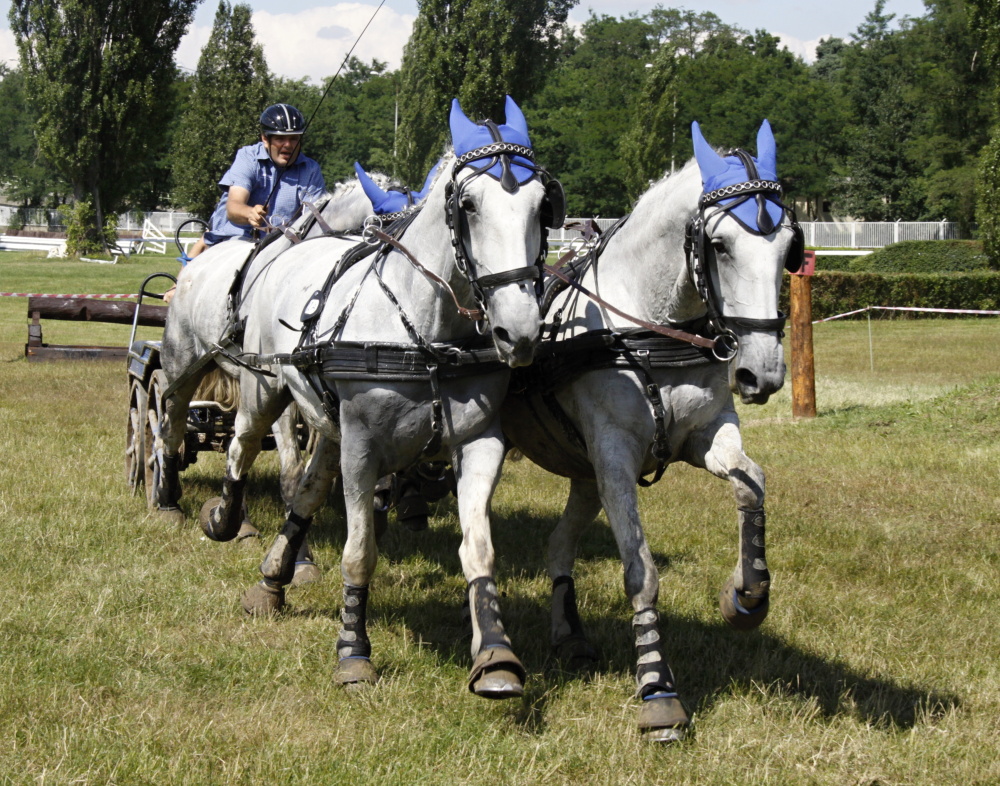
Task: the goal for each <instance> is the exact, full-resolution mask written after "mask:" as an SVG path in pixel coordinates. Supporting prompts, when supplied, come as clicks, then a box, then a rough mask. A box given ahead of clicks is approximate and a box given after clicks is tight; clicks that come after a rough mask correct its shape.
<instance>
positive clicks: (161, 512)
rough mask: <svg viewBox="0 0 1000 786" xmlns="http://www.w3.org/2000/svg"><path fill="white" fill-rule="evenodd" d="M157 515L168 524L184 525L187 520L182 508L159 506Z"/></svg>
mask: <svg viewBox="0 0 1000 786" xmlns="http://www.w3.org/2000/svg"><path fill="white" fill-rule="evenodd" d="M156 517H157V518H158V519H159V520H160V521H162V522H163V523H164V524H166V525H168V526H175V527H182V526H184V522H185V521H186V519H185V517H184V511H183V510H181V509H180V508H157V509H156Z"/></svg>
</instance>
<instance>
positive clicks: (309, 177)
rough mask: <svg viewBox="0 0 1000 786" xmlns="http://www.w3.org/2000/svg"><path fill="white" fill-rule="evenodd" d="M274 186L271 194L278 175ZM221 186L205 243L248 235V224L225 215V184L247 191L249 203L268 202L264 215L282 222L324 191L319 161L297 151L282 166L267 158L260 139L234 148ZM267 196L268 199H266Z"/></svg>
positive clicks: (227, 195)
mask: <svg viewBox="0 0 1000 786" xmlns="http://www.w3.org/2000/svg"><path fill="white" fill-rule="evenodd" d="M279 175H280V177H281V179H280V180H279V182H278V187H277V188H276V189H275V190H274V195H273V196H271V189H272V188H274V179H275V177H277V176H279ZM219 186H221V188H222V198H221V199H220V200H219V204H218V205H216V207H215V212H213V213H212V219H211V230H210V231H209V232H206V233H205V241H206V243H208V244H209V245H212V244H213V243H218V242H219V241H220V240H228V239H229V238H231V237H242V238H245V239H247V240H249V239H250V237H251V234H250V233H251V231H252V227H250V226H239V225H238V224H234V223H233V222H232V221H230V220H229V219H228V218H226V202H227V201H228V200H229V188H230V187H231V186H239V187H240V188H245V189H246V190H247V191H249V192H250V199H249V201H248V204H250V205H263V204H265V203H267V204H268V205H269V208H268V212H267V217H268V220H269V221H270V222H271V223H272V224H276V225H279V226H280V225H283V224H288V223H291V221H292V219H294V218H295V216H296V214H297V213H298V211H299V208H300V207H301V206H302V203H303V202H304V201H305V202H312V201H314V200H316V199H318V198H319V197H320V196H321V195H322V194H323V193H324V192H325V191H326V183H325V182H324V181H323V172H322V171H321V170H320V167H319V164H318V163H316V161H314V160H313V159H311V158H309V157H308V156H305V155H303V154H302V153H301V152H300V153H299V155H298V157H297V158H296V159H295V163H294V164H292V165H291V166H289V167H287V168H286V169H284V170H280V169H279V167H278V166H277V165H276V164H275V163H274V162H273V161H272V160H271V157H270V156H269V155H268V154H267V148H265V147H264V143H263V142H257V143H256V144H254V145H247V146H246V147H241V148H240V149H239V150H238V151H237V152H236V158H235V159H233V164H232V166H231V167H229V171H228V172H226V174H224V175H223V176H222V180H220V181H219ZM268 197H270V198H271V201H270V202H268V201H267V200H268Z"/></svg>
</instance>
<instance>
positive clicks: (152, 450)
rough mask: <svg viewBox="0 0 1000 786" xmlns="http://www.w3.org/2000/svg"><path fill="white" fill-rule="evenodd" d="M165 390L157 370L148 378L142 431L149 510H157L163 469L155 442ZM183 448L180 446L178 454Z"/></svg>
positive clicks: (164, 381)
mask: <svg viewBox="0 0 1000 786" xmlns="http://www.w3.org/2000/svg"><path fill="white" fill-rule="evenodd" d="M166 389H167V377H166V374H164V373H163V370H162V369H157V370H156V371H154V372H153V376H152V377H150V380H149V387H148V388H146V391H147V393H146V422H145V424H144V425H145V428H144V430H143V455H144V456H145V462H144V463H145V468H146V475H145V477H146V504H147V505H149V509H150V510H156V509H157V501H156V500H157V497H158V496H159V493H160V478H161V476H162V475H161V473H162V469H163V451H162V449H161V450H159V451H158V450H157V449H156V440H157V438H158V437H159V436H160V424H161V423H162V422H163V411H162V407H163V402H162V394H163V391H164V390H166ZM161 444H162V443H161ZM183 451H184V446H183V445H181V448H180V451H179V452H180V453H183Z"/></svg>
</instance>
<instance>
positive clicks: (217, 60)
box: [172, 0, 271, 219]
mask: <svg viewBox="0 0 1000 786" xmlns="http://www.w3.org/2000/svg"><path fill="white" fill-rule="evenodd" d="M251 15H252V11H251V9H250V6H249V5H245V4H237V5H235V6H231V5H230V4H229V3H228V2H226V0H220V2H219V8H218V10H217V11H216V12H215V23H214V24H213V26H212V35H211V37H210V38H209V40H208V43H207V44H206V45H205V48H204V49H202V51H201V57H200V58H199V59H198V70H197V71H196V72H195V76H194V79H193V80H192V83H191V95H190V99H189V105H188V109H187V111H186V112H185V113H184V115H183V117H182V118H181V126H180V131H179V132H178V135H177V143H176V145H175V149H174V161H173V167H172V169H173V185H174V187H173V201H174V203H175V204H177V205H181V206H183V207H184V208H185V209H187V210H190V211H191V212H192V213H195V214H197V215H199V216H201V217H202V218H206V219H207V218H208V216H209V215H210V214H211V213H212V210H214V208H215V205H216V203H217V202H218V201H219V186H218V183H219V179H220V178H221V177H222V175H224V174H225V172H226V170H227V169H228V168H229V166H230V164H232V161H233V156H235V155H236V151H237V150H239V148H241V147H243V146H244V145H248V144H251V143H253V142H254V141H256V140H257V139H259V137H260V126H259V124H258V119H259V118H260V113H261V112H262V111H264V109H265V108H266V107H267V105H268V100H269V98H270V94H271V77H270V74H269V72H268V70H267V62H266V61H265V59H264V50H263V47H261V45H260V44H258V43H257V40H256V37H255V34H254V29H253V24H252V23H251Z"/></svg>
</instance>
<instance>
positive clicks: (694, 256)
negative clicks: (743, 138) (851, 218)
mask: <svg viewBox="0 0 1000 786" xmlns="http://www.w3.org/2000/svg"><path fill="white" fill-rule="evenodd" d="M727 155H729V156H737V157H738V158H739V159H740V162H741V163H742V164H743V166H744V167H745V169H746V171H747V177H748V178H749V179H748V180H746V181H744V182H742V183H735V184H733V185H729V186H724V187H722V188H717V189H716V190H714V191H709V192H707V193H704V194H702V195H701V197H700V198H699V200H698V212H696V213H695V214H694V215H693V216H691V218H690V219H689V220H688V223H687V226H686V228H685V233H684V254H685V257H686V258H687V266H688V273H689V274H690V276H691V281H692V282H693V283H694V285H695V289H697V291H698V296H699V297H700V298H701V299H702V301H703V302H704V304H705V308H706V310H707V314H708V321H709V325H710V326H711V327H712V329H713V330H715V331H716V332H718V333H719V336H720V339H725V340H724V341H723V343H725V344H727V345H729V346H730V349H731V352H732V356H735V354H736V350H737V348H738V343H737V340H736V334H735V333H734V330H733V329H734V328H737V327H739V328H744V329H746V330H755V331H764V332H768V333H771V332H776V333H777V334H778V338H781V337H782V336H783V335H784V332H783V328H784V327H785V320H786V319H787V316H786V315H785V314H784V313H782V312H781V311H779V312H778V316H777V317H776V318H774V319H752V318H749V317H730V316H726V315H725V314H723V300H722V296H721V294H720V293H719V292H718V291H717V290H716V288H715V286H714V284H713V283H712V279H711V276H710V275H709V274H708V269H707V265H708V238H707V237H706V232H705V224H706V221H707V217H706V209H707V208H709V207H715V208H716V210H717V211H720V212H723V213H729V215H730V216H731V217H732V218H733V219H734V220H735V221H737V222H739V224H740V225H741V226H742V227H743V228H744V229H746V230H747V231H748V232H752V233H753V234H755V235H769V234H771V233H772V232H774V231H775V230H780V229H781V228H782V220H783V219H784V217H785V215H787V216H788V219H789V228H790V229H791V230H792V233H793V235H794V239H793V242H792V247H791V249H789V253H788V258H787V259H786V260H785V268H786V269H788V270H789V271H791V272H795V271H797V270H798V269H799V267H800V266H801V257H802V250H803V242H802V230H801V228H800V227H799V224H798V221H796V219H795V211H794V210H792V208H790V207H788V206H786V205H785V204H784V203H782V201H781V195H782V188H781V184H780V183H779V182H777V181H776V180H762V179H760V178H759V177H758V175H757V167H756V165H755V163H754V161H753V159H752V158H751V157H750V154H749V153H747V152H746V151H745V150H740V149H737V150H733V151H730V152H729V153H727ZM750 199H754V200H755V201H756V203H757V228H756V229H755V228H753V227H750V226H748V225H747V224H746V223H745V222H743V221H741V220H740V219H739V218H738V217H737V216H736V215H735V214H734V213H733V212H732V211H733V209H734V208H736V207H738V206H739V205H742V204H743V203H744V202H747V201H748V200H750ZM723 200H732V201H731V202H730V203H729V204H727V205H723V204H721V202H722V201H723ZM769 201H770V202H773V203H774V204H776V205H777V206H778V207H780V208H781V210H782V217H781V219H779V221H778V224H777V225H775V224H774V222H773V221H772V220H771V217H770V215H769V214H768V212H767V209H766V208H767V203H768V202H769Z"/></svg>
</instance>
